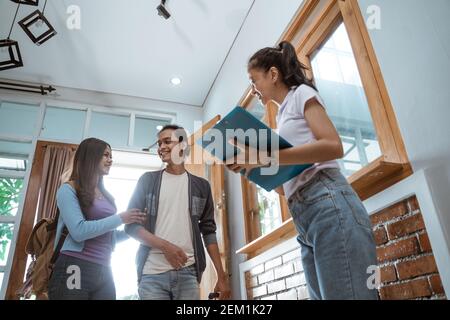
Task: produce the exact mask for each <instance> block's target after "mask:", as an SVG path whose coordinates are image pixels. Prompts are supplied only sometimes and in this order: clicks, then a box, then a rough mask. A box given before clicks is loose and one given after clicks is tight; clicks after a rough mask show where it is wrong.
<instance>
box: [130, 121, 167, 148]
mask: <svg viewBox="0 0 450 320" xmlns="http://www.w3.org/2000/svg"><path fill="white" fill-rule="evenodd" d="M169 123H170V121H169V120H160V119H149V118H138V117H136V121H135V124H134V141H133V145H134V146H135V147H139V148H146V147H148V146H150V145H151V144H153V143H154V142H156V140H157V138H156V135H157V133H158V131H159V130H161V128H162V127H163V126H165V125H167V124H169Z"/></svg>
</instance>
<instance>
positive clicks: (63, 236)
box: [50, 227, 69, 265]
mask: <svg viewBox="0 0 450 320" xmlns="http://www.w3.org/2000/svg"><path fill="white" fill-rule="evenodd" d="M68 234H69V230H67V228H66V227H64V229H63V231H62V233H61V237H59V240H58V244H57V245H56V248H55V251H53V254H52V257H51V259H50V265H54V264H55V262H56V259H58V256H59V252H60V251H61V249H62V246H63V244H64V241H65V240H66V237H67V235H68Z"/></svg>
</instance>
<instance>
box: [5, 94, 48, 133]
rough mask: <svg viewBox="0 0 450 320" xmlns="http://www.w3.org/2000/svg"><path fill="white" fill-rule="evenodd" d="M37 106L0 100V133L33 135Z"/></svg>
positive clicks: (37, 112)
mask: <svg viewBox="0 0 450 320" xmlns="http://www.w3.org/2000/svg"><path fill="white" fill-rule="evenodd" d="M38 114H39V106H37V105H29V104H19V103H11V102H2V103H1V104H0V134H5V135H21V136H32V135H34V132H35V129H36V125H37V118H38Z"/></svg>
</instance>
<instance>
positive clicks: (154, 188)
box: [125, 125, 230, 300]
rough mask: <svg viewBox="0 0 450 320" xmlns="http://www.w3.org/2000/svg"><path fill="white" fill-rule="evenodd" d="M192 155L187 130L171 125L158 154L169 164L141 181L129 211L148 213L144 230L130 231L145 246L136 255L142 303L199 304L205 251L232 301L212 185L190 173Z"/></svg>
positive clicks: (221, 287) (160, 135)
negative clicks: (188, 164)
mask: <svg viewBox="0 0 450 320" xmlns="http://www.w3.org/2000/svg"><path fill="white" fill-rule="evenodd" d="M188 153H189V145H188V143H187V135H186V131H185V130H184V129H183V128H181V127H179V126H177V125H167V126H165V127H163V128H162V129H161V131H160V132H159V133H158V155H159V156H160V158H161V160H162V161H163V162H164V163H166V164H167V166H166V168H165V169H164V170H161V171H156V172H147V173H145V174H144V175H143V176H142V177H141V178H140V179H139V181H138V183H137V186H136V189H135V191H134V193H133V196H132V198H131V200H130V203H129V207H130V208H138V209H140V210H142V211H144V210H145V211H146V212H147V221H146V223H145V225H144V226H142V225H139V224H131V225H127V226H126V228H125V231H126V232H127V233H128V234H129V235H130V236H132V237H134V238H135V239H137V240H138V241H140V243H141V246H140V247H139V250H138V253H137V259H136V262H137V272H138V285H139V290H138V292H139V297H140V298H141V299H143V300H186V299H189V300H193V299H199V296H200V290H199V283H200V280H201V277H202V273H203V271H204V270H205V267H206V256H205V251H204V246H206V249H207V251H208V254H209V256H210V258H211V260H212V262H213V264H214V267H215V269H216V272H217V276H218V280H217V283H216V286H215V289H214V291H215V292H218V293H219V298H220V299H228V298H229V296H230V288H229V285H228V276H227V275H226V274H225V273H224V271H223V268H222V263H221V260H220V254H219V248H218V245H217V238H216V224H215V221H214V203H213V199H212V194H211V187H210V185H209V182H208V181H207V180H205V179H203V178H200V177H197V176H194V175H192V174H190V173H189V172H187V171H186V169H185V166H184V159H185V157H186V156H187V155H188Z"/></svg>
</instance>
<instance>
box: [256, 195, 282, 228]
mask: <svg viewBox="0 0 450 320" xmlns="http://www.w3.org/2000/svg"><path fill="white" fill-rule="evenodd" d="M256 190H257V195H258V207H259V217H260V226H261V235H265V234H267V233H269V232H271V231H272V230H273V229H275V228H276V227H278V226H279V225H280V224H281V210H280V197H279V196H278V193H276V192H267V191H266V190H264V189H262V188H260V187H258V186H256Z"/></svg>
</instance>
